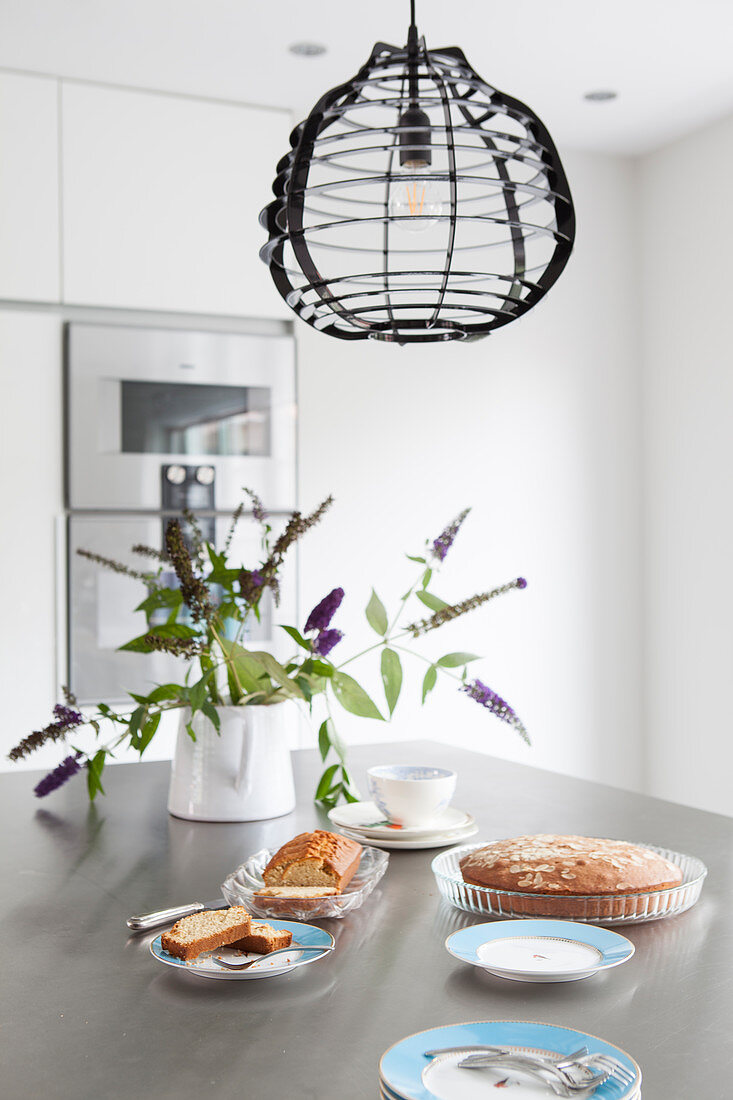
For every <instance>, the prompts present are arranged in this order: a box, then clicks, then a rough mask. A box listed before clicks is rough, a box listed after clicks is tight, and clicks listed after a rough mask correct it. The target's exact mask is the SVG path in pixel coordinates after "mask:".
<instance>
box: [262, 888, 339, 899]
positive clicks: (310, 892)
mask: <svg viewBox="0 0 733 1100" xmlns="http://www.w3.org/2000/svg"><path fill="white" fill-rule="evenodd" d="M334 894H338V890H337V889H336V887H335V886H263V888H262V889H261V890H258V891H257V893H256V894H255V895H254V897H256V898H286V899H289V900H290V901H295V900H297V901H300V899H301V898H330V897H333V896H334Z"/></svg>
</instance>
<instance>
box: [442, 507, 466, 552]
mask: <svg viewBox="0 0 733 1100" xmlns="http://www.w3.org/2000/svg"><path fill="white" fill-rule="evenodd" d="M470 511H471V509H470V508H464V509H463V511H462V512H461V514H460V515H458V516H456V518H455V519H454V520H453V522H452V523H449V524H448V526H447V527H446V529H445V530H444V531H441V533H440V534H439V535H438V537H437V539H435V540H434V541H433V557H435V558H437V559H438V561H445V558H446V555H447V553H448V551H449V550H450V548H451V546H452V545H453V542H454V541H455V537H456V535H457V534H458V531H459V530H460V527H461V524H462V523H463V521H464V519H465V518H466V516H467V515H468V513H469V512H470Z"/></svg>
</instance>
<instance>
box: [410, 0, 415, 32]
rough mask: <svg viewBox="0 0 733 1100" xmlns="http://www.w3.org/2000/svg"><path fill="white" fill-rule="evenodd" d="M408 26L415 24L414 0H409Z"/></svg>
mask: <svg viewBox="0 0 733 1100" xmlns="http://www.w3.org/2000/svg"><path fill="white" fill-rule="evenodd" d="M410 26H412V27H414V26H415V0H410Z"/></svg>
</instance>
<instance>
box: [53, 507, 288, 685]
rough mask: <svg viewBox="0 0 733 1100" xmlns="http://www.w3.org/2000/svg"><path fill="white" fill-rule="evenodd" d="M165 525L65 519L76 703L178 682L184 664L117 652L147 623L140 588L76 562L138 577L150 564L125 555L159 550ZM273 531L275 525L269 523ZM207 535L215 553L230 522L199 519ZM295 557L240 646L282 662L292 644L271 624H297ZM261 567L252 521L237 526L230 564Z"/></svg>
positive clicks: (148, 520) (144, 520) (112, 518)
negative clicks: (129, 570)
mask: <svg viewBox="0 0 733 1100" xmlns="http://www.w3.org/2000/svg"><path fill="white" fill-rule="evenodd" d="M165 521H166V517H164V516H161V515H157V516H150V515H109V516H99V515H94V516H84V515H74V516H70V517H69V519H68V524H69V527H68V540H69V557H68V572H69V586H68V592H69V606H68V624H69V639H68V642H69V644H68V655H69V659H68V665H69V667H68V684H69V686H70V688H71V690H72V692H73V693H74V694H75V695H76V697H77V698H78V700H79V702H80V703H97V702H105V703H118V702H121V701H123V700H124V699H125V698H126V693H127V692H128V691H134V692H136V693H138V694H144V693H146V692H148V691H150V690H151V688H152V687H153V686H154V685H155V684H163V683H170V682H180V681H181V680H182V677H183V676H184V674H185V668H186V663H185V661H184V660H183V659H182V658H178V657H173V656H170V655H168V654H165V653H128V652H122V653H120V652H119V648H118V647H119V646H121V645H124V644H125V643H126V642H129V641H130V640H131V639H132V638H136V637H138V636H139V635H140V634H143V633H144V632H145V629H146V621H145V616H144V614H143V613H142V612H140V611H137V612H136V611H135V610H134V608H135V607H137V605H138V604H139V603H140V602H141V601H142V600H144V599H145V596H146V595H147V589H146V587H145V585H144V583H143V582H142V581H138V580H134V579H132V578H130V577H128V576H126V575H124V574H120V573H114V572H112V571H111V570H109V569H106V568H104V567H103V566H100V565H97V564H96V563H94V562H92V561H90V560H89V559H88V558H84V557H81V556H80V555H79V554H77V550H78V549H80V548H81V549H85V550H91V551H93V552H94V553H97V554H101V555H102V556H103V557H106V558H112V559H114V560H117V561H120V562H122V563H124V564H125V565H129V566H132V567H133V568H134V569H137V570H143V571H144V570H146V569H148V568H149V567H150V564H151V563H150V561H149V559H146V558H142V557H139V556H138V555H136V554H133V553H131V550H130V548H131V547H132V546H135V545H137V544H139V543H142V544H143V545H146V546H153V547H159V546H160V545H161V540H162V532H163V525H164V523H165ZM271 522H272V523H273V526H274V528H275V530H276V531H277V526H278V521H277V517H273V520H272V521H271ZM200 523H201V526H202V528H203V529H204V531H205V534H208V533H209V529H208V525H213V528H214V530H213V532H211V533H213V534H214V537H215V541H216V545H217V546H222V545H223V544H224V540H225V539H226V536H227V531H228V529H229V523H230V517H229V516H216V517H200ZM295 554H296V550H295V548H294V549H293V550H292V551H291V553H290V556H289V558H288V559H286V562H285V564H284V566H283V568H282V571H281V600H280V606H279V607H278V608H275V607H274V605H273V602H272V599H271V597H270V595H269V593H268V594H267V596H266V597H265V599H264V600H263V602H262V608H261V610H262V621H261V622H260V623H253V626H252V630H251V631H250V633H249V635H248V637H247V639H246V642H245V644H248V645H252V646H254V647H255V648H267V649H268V650H269V651H270V652H271V653H273V654H274V655H275V656H276V657H281V658H283V659H284V658H286V657H287V656H289V655H290V654H291V653H292V650H293V643H292V642H291V641H290V639H289V638H288V636H287V634H286V633H285V631H284V630H280V629H279V628H278V627H277V626H276V624H277V623H285V624H287V625H291V624H295V622H296V606H297V600H296V591H295V585H296V568H295V565H296V558H295ZM260 560H261V531H260V527H259V525H258V524H256V523H255V522H254V521H253V520H248V519H246V518H244V517H243V518H242V519H240V521H239V524H238V525H237V529H236V532H235V535H234V538H233V539H232V544H231V550H230V554H229V561H230V562H231V563H232V564H234V565H240V564H241V565H243V566H245V567H246V568H250V569H252V568H255V567H256V566H257V564H258V563H259V562H260Z"/></svg>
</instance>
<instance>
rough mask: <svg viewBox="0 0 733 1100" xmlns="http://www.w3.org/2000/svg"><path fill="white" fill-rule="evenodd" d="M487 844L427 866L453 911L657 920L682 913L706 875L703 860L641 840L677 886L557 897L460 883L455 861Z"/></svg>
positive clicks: (620, 920)
mask: <svg viewBox="0 0 733 1100" xmlns="http://www.w3.org/2000/svg"><path fill="white" fill-rule="evenodd" d="M488 843H490V841H486V840H484V841H482V842H481V843H480V844H463V845H461V846H459V847H458V848H451V849H450V850H449V851H447V852H441V853H440V855H437V856H436V857H435V859H434V860H433V862H432V864H431V867H432V870H433V874H434V875H435V879H436V882H437V883H438V889H439V890H440V893H441V894H442V896H443V897H444V898H445V899H446V901H448V902H450V904H451V905H454V906H455V907H456V908H457V909H463V910H465V912H467V913H478V914H480V915H481V916H486V917H497V918H503V919H507V918H513V917H557V918H559V919H566V920H578V921H585V922H586V923H587V924H639V923H641V922H642V921H649V920H660V919H661V918H662V917H672V916H675V915H676V914H677V913H684V911H685V910H686V909H689V908H690V906H692V905H694V904H695V902H696V901H697V899H698V898H699V897H700V891H701V890H702V884H703V880H704V878H705V876H706V874H707V873H708V871H707V867H706V866H705V864H704V863H703V862H702V861H701V860H699V859H697V858H696V857H695V856H686V855H683V854H682V853H681V852H673V851H671V850H670V849H668V848H656V847H654V845H652V844H642V845H641V847H643V848H649V849H650V850H651V851H652V852H656V853H657V854H658V855H660V856H664V857H665V859H668V860H669V861H670V862H671V863H674V864H675V866H677V867H679V868H680V870H681V871H682V882H681V883H680V884H679V886H672V887H670V888H668V889H666V890H650V891H648V892H646V893H635V894H595V895H591V896H583V897H580V896H575V897H572V896H565V897H558V896H557V895H556V894H536V893H519V892H518V891H515V890H504V889H492V888H491V887H488V886H474V885H472V884H471V883H468V882H464V880H463V876H462V874H461V868H460V866H459V860H460V859H461V858H462V857H463V856H465V855H468V853H469V852H474V851H476V849H477V848H483V847H485V845H486V844H488Z"/></svg>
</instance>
